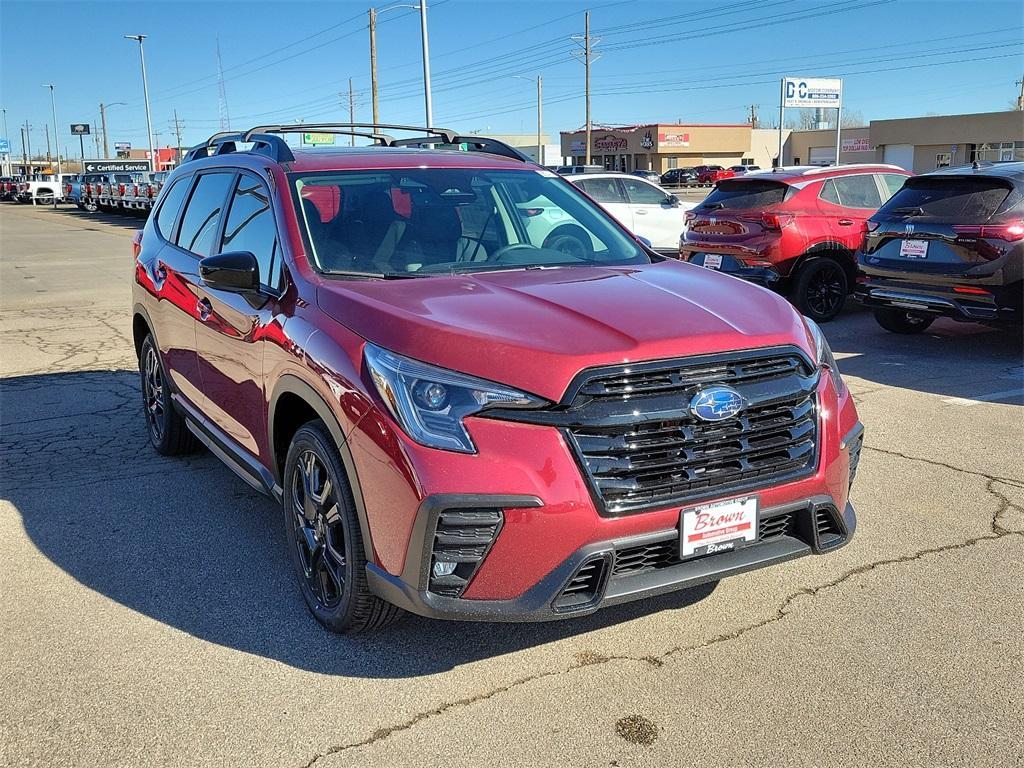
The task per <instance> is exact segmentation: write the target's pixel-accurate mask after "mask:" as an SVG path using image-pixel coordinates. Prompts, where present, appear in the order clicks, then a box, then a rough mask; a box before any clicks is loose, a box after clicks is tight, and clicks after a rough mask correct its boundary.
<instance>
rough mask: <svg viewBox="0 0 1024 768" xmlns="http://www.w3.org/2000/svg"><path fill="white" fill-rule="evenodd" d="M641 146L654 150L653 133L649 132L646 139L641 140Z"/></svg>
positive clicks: (645, 135)
mask: <svg viewBox="0 0 1024 768" xmlns="http://www.w3.org/2000/svg"><path fill="white" fill-rule="evenodd" d="M640 146H641V147H642V148H643V149H654V137H653V136H651V132H650V131H647V132H646V133H645V134H644V137H643V138H642V139H640Z"/></svg>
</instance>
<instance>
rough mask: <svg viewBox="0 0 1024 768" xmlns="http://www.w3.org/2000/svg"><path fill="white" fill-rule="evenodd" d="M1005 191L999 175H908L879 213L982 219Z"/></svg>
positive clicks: (998, 203) (1002, 199)
mask: <svg viewBox="0 0 1024 768" xmlns="http://www.w3.org/2000/svg"><path fill="white" fill-rule="evenodd" d="M1009 194H1010V188H1009V186H1007V183H1006V182H1004V181H1002V180H1000V179H987V178H985V177H983V176H978V177H972V178H962V177H961V178H958V177H956V176H951V177H945V178H943V177H939V176H933V177H931V178H929V177H927V176H919V177H917V178H913V179H908V180H907V182H906V184H905V185H904V187H903V189H901V190H900V191H899V192H897V193H896V194H895V195H893V197H892V198H891V199H890V200H889V202H888V203H886V204H885V207H884V208H882V210H881V211H879V213H884V214H892V215H894V216H896V217H902V216H904V215H906V213H908V212H909V211H914V212H915V213H917V216H918V217H920V218H924V219H931V220H932V221H961V220H963V221H976V220H985V219H990V218H991V217H992V216H993V215H994V214H995V213H996V212H997V211H998V210H999V207H1000V206H1001V205H1002V204H1003V203H1004V202H1005V201H1006V198H1007V196H1008V195H1009ZM904 209H906V210H904ZM916 209H920V212H919V213H918V212H917V211H916Z"/></svg>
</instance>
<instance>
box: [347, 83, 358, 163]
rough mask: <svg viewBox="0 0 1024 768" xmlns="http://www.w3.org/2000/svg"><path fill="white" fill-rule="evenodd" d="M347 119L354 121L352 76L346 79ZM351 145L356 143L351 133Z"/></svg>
mask: <svg viewBox="0 0 1024 768" xmlns="http://www.w3.org/2000/svg"><path fill="white" fill-rule="evenodd" d="M348 121H349V122H350V123H354V122H355V121H356V94H355V91H353V90H352V78H351V77H350V78H349V79H348ZM349 139H350V141H351V143H352V146H353V147H354V146H355V145H356V137H355V135H352V136H350V137H349Z"/></svg>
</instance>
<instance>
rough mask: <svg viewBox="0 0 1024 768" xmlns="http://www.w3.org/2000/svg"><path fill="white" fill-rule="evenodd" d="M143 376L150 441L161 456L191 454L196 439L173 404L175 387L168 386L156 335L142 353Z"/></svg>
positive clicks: (144, 404)
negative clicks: (172, 396) (155, 339)
mask: <svg viewBox="0 0 1024 768" xmlns="http://www.w3.org/2000/svg"><path fill="white" fill-rule="evenodd" d="M139 375H140V376H141V377H142V405H143V407H144V408H145V413H146V426H147V427H148V429H147V432H148V433H149V442H150V443H152V444H153V447H154V448H155V449H156V452H157V453H160V454H163V455H164V456H177V455H179V454H183V453H191V452H192V451H194V450H195V448H196V439H195V437H194V436H193V435H192V433H191V432H190V431H189V429H188V426H187V425H186V424H185V418H184V417H183V416H182V415H181V414H180V413H178V411H177V410H176V409H175V408H174V404H173V403H172V402H171V388H170V387H169V386H168V384H167V375H166V374H165V372H164V366H163V363H162V362H161V360H160V353H159V351H158V350H157V348H156V344H154V343H153V336H152V335H149V336H146V338H145V340H144V341H143V342H142V349H141V351H140V353H139Z"/></svg>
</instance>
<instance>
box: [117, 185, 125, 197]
mask: <svg viewBox="0 0 1024 768" xmlns="http://www.w3.org/2000/svg"><path fill="white" fill-rule="evenodd" d="M117 194H119V195H121V196H122V197H123V196H124V184H118V185H117Z"/></svg>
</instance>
